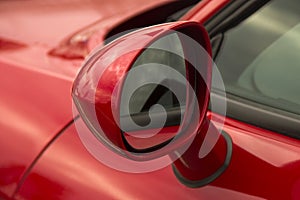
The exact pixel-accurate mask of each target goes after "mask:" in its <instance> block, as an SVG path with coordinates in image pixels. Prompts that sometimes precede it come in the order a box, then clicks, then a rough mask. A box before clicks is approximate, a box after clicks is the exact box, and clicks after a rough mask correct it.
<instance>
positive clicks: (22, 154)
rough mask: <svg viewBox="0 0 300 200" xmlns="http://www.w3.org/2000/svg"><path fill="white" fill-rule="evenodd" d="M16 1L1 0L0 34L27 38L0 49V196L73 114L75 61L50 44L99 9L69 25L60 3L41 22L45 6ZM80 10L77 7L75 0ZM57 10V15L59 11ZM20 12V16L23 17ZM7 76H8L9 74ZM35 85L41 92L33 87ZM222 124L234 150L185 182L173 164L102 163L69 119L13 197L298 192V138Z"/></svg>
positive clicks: (218, 3)
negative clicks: (206, 178) (216, 169)
mask: <svg viewBox="0 0 300 200" xmlns="http://www.w3.org/2000/svg"><path fill="white" fill-rule="evenodd" d="M11 2H13V3H11ZM16 2H18V3H20V1H15V2H14V1H1V2H0V4H1V6H0V10H1V11H0V16H1V17H0V21H1V22H0V23H1V32H0V37H1V38H2V37H3V38H6V37H8V36H9V37H10V38H8V39H10V40H17V41H20V42H21V43H25V44H26V45H28V47H26V48H21V49H18V51H5V52H3V51H0V69H1V75H0V77H1V78H0V83H1V84H0V88H1V90H0V91H1V100H0V102H1V117H0V128H1V134H0V150H1V152H2V153H1V159H0V171H1V172H0V193H1V197H3V198H5V197H8V198H9V197H11V195H12V194H13V193H14V190H15V188H16V186H17V184H18V183H19V180H20V177H22V175H23V174H24V172H25V170H26V169H28V166H29V164H30V163H31V162H32V160H33V159H34V158H36V156H37V155H38V154H39V153H40V152H41V151H42V149H43V148H44V147H45V145H46V144H48V143H49V141H51V140H52V139H53V138H54V137H55V135H56V134H57V132H59V130H60V129H61V128H62V127H63V126H64V125H65V124H66V123H67V122H68V120H70V119H71V118H70V117H71V116H70V114H71V98H70V97H68V95H69V94H70V90H71V83H72V80H73V78H74V77H75V74H76V71H77V70H78V68H79V67H80V63H81V60H78V61H77V60H75V61H65V60H63V59H58V58H53V57H48V56H47V53H48V51H49V50H50V49H51V48H52V47H54V46H55V45H56V44H57V43H58V41H60V40H61V37H64V36H65V35H67V34H69V33H73V32H74V30H75V29H77V27H78V28H79V27H82V26H83V25H86V24H88V23H91V21H93V20H94V18H95V17H97V16H100V15H101V13H100V12H97V13H98V14H97V16H93V15H92V13H94V12H90V11H92V10H93V6H91V7H89V8H88V9H86V12H84V13H85V14H84V16H88V18H89V19H84V20H83V19H82V18H81V16H82V15H77V14H76V15H77V16H80V19H78V20H74V21H73V22H72V23H71V24H72V25H70V23H67V22H66V21H65V20H63V19H68V20H70V19H72V18H73V15H64V14H62V13H64V11H65V9H61V12H58V10H59V9H58V8H56V9H57V10H56V11H55V12H54V13H55V14H54V16H55V17H53V15H51V16H50V17H47V19H45V20H46V21H43V20H41V17H42V16H43V14H41V13H45V12H39V10H40V9H39V8H36V9H34V10H35V12H31V11H32V10H31V7H30V6H29V7H27V8H28V9H21V8H22V6H20V5H17V4H16ZM22 2H25V3H28V1H22ZM131 2H132V3H131V4H130V5H132V6H133V7H135V8H136V7H137V6H140V5H142V4H144V2H143V1H131ZM138 2H141V3H138ZM226 2H228V1H223V0H211V1H207V2H206V4H205V5H206V6H204V4H202V6H203V7H202V6H200V8H199V9H198V12H199V14H196V13H194V14H191V15H190V16H186V17H185V19H186V20H187V19H193V20H196V21H200V22H203V21H205V20H206V19H207V18H208V16H211V15H213V13H215V12H216V11H217V10H218V9H220V8H221V7H222V6H223V5H224V4H225V3H226ZM106 3H107V2H105V4H106ZM109 3H111V4H109V5H111V7H109V8H108V9H103V10H102V9H101V6H102V5H101V6H100V7H99V10H102V11H103V12H106V11H107V12H109V13H110V14H111V15H112V14H114V13H115V10H116V9H122V8H124V7H126V8H127V10H130V9H133V8H132V7H129V6H128V7H127V5H129V3H128V1H118V2H117V3H116V1H109ZM41 4H42V3H41ZM41 4H39V5H41ZM68 5H70V4H68ZM89 5H90V4H89ZM103 5H104V3H103ZM208 5H210V6H208ZM12 7H13V9H12ZM24 10H25V12H26V15H28V18H24V19H26V20H24V21H23V22H24V23H21V24H19V26H21V27H19V29H16V27H17V25H15V26H10V25H9V23H7V22H8V21H9V20H7V19H8V18H12V17H13V15H15V16H17V15H16V13H22V12H24ZM70 10H71V9H68V11H70ZM78 10H80V12H81V11H82V9H79V6H78ZM83 10H85V9H83ZM12 11H14V12H12ZM27 12H28V13H27ZM57 12H58V13H60V14H61V15H57V14H58V13H57ZM29 13H32V14H29ZM68 13H71V12H68ZM200 13H201V14H200ZM106 14H107V13H106ZM59 16H60V17H59ZM66 16H67V18H66ZM103 16H105V14H103ZM192 16H194V17H192ZM196 16H197V17H196ZM19 17H20V18H19V20H20V19H21V18H22V17H23V16H22V15H20V16H19ZM74 17H76V16H74ZM122 17H123V16H122V15H120V18H119V17H117V18H118V19H121V18H122ZM36 19H40V20H41V21H40V23H39V25H42V27H41V28H40V30H39V32H37V31H36V26H37V25H35V26H34V23H32V22H33V21H35V20H36ZM76 19H77V18H76ZM102 19H103V20H105V19H106V18H105V17H103V18H102ZM47 20H49V21H47ZM52 20H53V21H52ZM68 20H67V21H68ZM17 21H18V20H17ZM21 21H22V19H21ZM79 21H80V23H79ZM110 23H111V24H110ZM107 24H110V25H113V24H114V21H109V19H108V18H107ZM50 25H58V26H50ZM66 25H68V26H66ZM69 25H70V26H69ZM33 26H34V27H33ZM10 27H11V28H10ZM54 27H56V29H55V31H53V30H54ZM99 27H100V26H99ZM105 27H106V25H105V26H104V28H103V30H104V32H105V31H106V30H107V29H106V28H105ZM99 29H101V28H99ZM16 30H18V31H16ZM24 30H26V31H24ZM20 38H21V39H20ZM18 39H20V40H18ZM11 77H14V78H13V80H12V79H11ZM7 88H9V89H7ZM21 88H22V89H21ZM37 91H40V92H41V93H36V92H37ZM54 101H55V102H54ZM2 104H3V105H2ZM33 105H35V106H34V107H33ZM3 113H5V114H3ZM79 120H80V119H79ZM223 129H224V130H225V131H226V132H227V133H228V134H229V135H230V136H231V138H232V140H233V155H232V160H231V163H230V165H229V168H228V169H227V170H226V171H225V173H224V174H222V176H220V177H219V178H218V179H217V180H216V181H214V182H213V183H212V184H211V185H208V186H206V187H203V188H197V189H191V188H187V187H185V186H183V185H182V184H180V183H179V182H178V181H177V179H176V178H175V176H174V174H173V172H172V169H171V167H167V168H165V169H162V170H159V171H156V172H152V173H147V174H127V173H122V172H119V171H115V170H113V169H111V168H108V167H106V166H104V165H102V164H101V163H99V162H98V161H96V160H95V159H94V158H93V157H92V156H91V155H90V154H89V153H88V152H87V150H86V149H85V148H84V147H83V145H82V143H81V141H80V140H79V138H78V135H77V134H76V130H75V127H74V125H71V126H70V127H69V128H68V129H67V130H66V131H65V132H64V133H63V134H62V135H61V136H60V137H59V138H57V140H55V142H54V143H53V144H52V145H50V146H49V148H47V150H46V151H45V152H44V153H43V155H42V156H41V157H40V159H39V160H38V161H37V162H36V163H35V165H34V167H33V168H32V170H31V171H30V172H28V174H27V175H28V177H27V178H26V180H25V182H24V183H23V184H22V185H21V187H20V190H18V191H17V192H16V194H15V198H16V199H26V198H27V199H74V198H78V199H134V198H135V199H159V198H162V197H164V198H167V199H201V198H202V199H245V200H247V199H249V200H250V199H251V200H252V199H279V200H281V199H299V196H300V193H299V191H300V162H299V161H300V153H299V149H300V142H299V141H298V140H294V139H291V138H288V137H285V136H282V135H280V134H277V133H273V132H270V131H266V130H263V129H260V128H257V127H253V126H251V125H248V124H244V123H242V122H238V121H235V120H232V119H230V118H227V119H226V123H225V126H224V127H223ZM1 197H0V198H1Z"/></svg>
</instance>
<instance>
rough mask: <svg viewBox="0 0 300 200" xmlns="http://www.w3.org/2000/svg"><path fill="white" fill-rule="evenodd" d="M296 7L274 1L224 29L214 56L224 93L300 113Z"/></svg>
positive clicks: (291, 1) (299, 16) (299, 10)
mask: <svg viewBox="0 0 300 200" xmlns="http://www.w3.org/2000/svg"><path fill="white" fill-rule="evenodd" d="M299 52H300V7H299V1H298V0H288V1H286V0H274V1H271V2H270V3H269V4H267V5H266V6H265V7H263V8H262V9H261V10H260V11H258V12H256V13H255V14H253V15H252V16H250V17H249V18H248V19H246V20H245V21H244V22H243V23H241V24H240V25H238V26H236V27H235V28H233V29H231V30H229V31H227V32H226V33H224V42H223V44H222V48H221V50H220V52H219V54H218V56H217V59H216V64H217V66H218V69H219V70H220V72H221V74H222V77H223V80H224V84H225V87H226V92H227V93H228V94H233V95H236V96H238V97H241V98H245V99H248V100H251V101H254V102H257V103H260V104H263V105H267V106H271V107H274V108H277V109H281V110H284V111H288V112H291V113H295V114H298V115H300V54H299Z"/></svg>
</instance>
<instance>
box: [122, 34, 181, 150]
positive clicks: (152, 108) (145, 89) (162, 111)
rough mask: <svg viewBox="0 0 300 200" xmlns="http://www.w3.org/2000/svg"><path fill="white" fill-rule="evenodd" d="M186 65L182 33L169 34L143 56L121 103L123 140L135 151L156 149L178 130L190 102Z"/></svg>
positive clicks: (129, 75)
mask: <svg viewBox="0 0 300 200" xmlns="http://www.w3.org/2000/svg"><path fill="white" fill-rule="evenodd" d="M185 77H186V64H185V60H184V52H183V48H182V45H181V41H180V38H179V36H178V35H177V34H176V33H171V34H168V35H166V36H164V37H161V38H159V39H158V40H156V41H155V42H153V43H152V44H151V45H150V46H148V48H145V50H144V51H143V52H142V53H141V54H140V55H139V57H138V58H137V59H136V61H135V62H134V63H133V65H132V68H131V70H130V71H129V72H128V73H127V76H126V79H125V81H124V84H123V88H122V94H121V102H120V125H121V129H122V132H123V139H124V141H125V144H127V145H128V148H129V150H132V151H137V152H139V151H153V150H155V148H157V147H161V146H162V145H164V144H167V143H168V142H169V141H170V140H171V139H172V138H173V137H174V136H175V135H176V133H177V131H178V127H179V125H180V123H181V121H182V119H183V113H184V110H185V104H186V78H185Z"/></svg>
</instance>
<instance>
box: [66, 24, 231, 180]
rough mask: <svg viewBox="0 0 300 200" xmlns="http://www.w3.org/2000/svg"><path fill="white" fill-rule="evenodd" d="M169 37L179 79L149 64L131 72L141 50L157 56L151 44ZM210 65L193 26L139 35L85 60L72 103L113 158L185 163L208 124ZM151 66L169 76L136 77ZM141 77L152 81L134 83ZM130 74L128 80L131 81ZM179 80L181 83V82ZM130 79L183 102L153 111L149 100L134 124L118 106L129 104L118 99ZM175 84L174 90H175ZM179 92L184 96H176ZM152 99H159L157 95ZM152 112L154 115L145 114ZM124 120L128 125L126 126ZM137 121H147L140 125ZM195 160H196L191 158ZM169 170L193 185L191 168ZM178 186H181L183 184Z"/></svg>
mask: <svg viewBox="0 0 300 200" xmlns="http://www.w3.org/2000/svg"><path fill="white" fill-rule="evenodd" d="M171 34H176V37H178V38H179V40H178V41H177V42H176V43H180V45H179V46H180V48H181V49H182V52H183V55H178V56H179V57H182V60H183V62H184V66H185V72H184V76H182V75H178V78H177V79H176V80H175V78H174V77H175V76H177V75H176V74H180V73H178V72H176V70H174V69H172V67H170V66H169V67H166V66H165V65H162V64H161V63H159V64H158V65H157V63H153V60H147V62H146V65H143V64H145V63H142V65H140V66H138V67H133V66H134V65H135V63H136V62H137V60H138V59H139V58H141V57H142V55H143V53H144V52H145V51H146V50H147V49H151V48H153V49H159V50H162V49H161V47H157V46H156V45H155V43H156V42H158V41H160V40H162V39H163V38H165V37H167V36H169V35H171ZM172 47H174V46H172ZM172 51H173V50H172V49H170V48H169V49H163V52H171V53H172V54H173V53H174V52H172ZM212 64H213V62H212V59H211V45H210V39H209V36H208V33H207V32H206V30H205V28H204V27H203V26H202V25H200V24H199V23H196V22H186V21H180V22H172V23H167V24H161V25H156V26H152V27H148V28H144V29H140V30H137V31H134V32H131V33H129V34H127V35H124V36H122V37H120V38H118V39H116V40H114V41H112V42H111V43H109V44H107V45H106V46H104V47H102V48H100V49H97V50H95V51H94V52H93V53H92V54H91V56H90V57H89V58H88V59H87V60H86V61H85V63H84V65H83V67H82V69H81V71H80V72H79V74H78V76H77V78H76V80H75V81H74V84H73V89H72V97H73V101H74V103H75V105H76V108H77V110H78V112H79V114H80V116H81V117H82V119H83V121H84V122H85V124H86V125H87V127H88V128H89V130H90V131H91V132H92V133H93V135H94V136H95V137H96V138H97V139H98V141H99V142H101V143H102V144H104V145H105V146H106V147H107V148H109V149H110V150H111V151H113V152H115V153H116V154H118V155H119V156H122V157H124V158H126V159H130V160H132V161H138V162H142V161H151V160H154V159H159V158H160V157H163V156H166V155H168V156H169V157H170V158H171V159H172V160H173V161H174V160H176V159H178V158H180V157H182V156H185V157H184V158H185V159H186V158H188V157H190V154H193V153H195V152H194V150H199V148H198V147H197V146H201V143H202V142H203V140H204V137H205V134H206V132H207V131H208V128H207V124H208V121H209V120H208V119H207V117H206V114H207V109H208V104H209V100H210V86H211V78H212ZM153 66H155V67H156V68H157V69H160V70H162V71H161V72H160V73H161V74H164V73H165V74H169V73H170V74H173V75H174V74H175V75H174V76H170V77H169V78H163V79H160V78H158V77H163V76H160V75H159V73H157V75H155V74H151V71H153V70H150V72H148V73H149V74H147V73H146V71H147V70H146V71H142V72H139V73H137V71H139V70H141V69H146V68H147V69H150V68H151V67H152V68H151V69H154V68H155V67H153ZM170 68H171V69H170ZM174 71H175V72H174ZM144 72H145V73H146V74H147V75H148V79H149V80H150V79H151V78H154V80H152V81H149V80H146V81H144V82H143V81H140V79H139V77H141V76H139V75H141V74H144ZM134 73H137V74H138V75H136V74H134ZM132 74H134V75H133V76H132ZM129 77H130V78H129ZM132 77H133V78H132ZM145 77H147V76H145ZM172 77H173V78H172ZM180 77H181V78H180ZM182 77H183V78H184V81H182ZM133 79H136V80H137V82H139V84H149V83H151V84H157V85H160V89H159V91H164V89H161V88H163V87H162V86H161V85H163V86H164V87H165V88H168V87H170V90H171V91H172V92H173V94H175V96H176V97H178V99H179V100H180V99H183V101H181V103H182V102H184V103H182V104H181V103H180V101H179V100H178V101H179V103H180V105H179V106H177V110H176V109H175V110H174V109H173V110H172V109H171V110H162V109H160V107H157V106H156V107H155V106H154V105H156V103H157V101H156V100H155V101H153V102H152V103H150V104H149V105H150V106H146V107H147V110H146V111H147V112H148V113H147V114H146V115H145V116H146V117H144V118H143V116H144V115H140V116H142V117H140V118H139V117H137V118H139V119H135V117H136V116H135V115H134V114H132V113H130V111H128V109H127V106H128V103H125V104H124V101H126V102H127V101H128V102H129V100H130V99H129V100H128V99H127V100H126V98H125V97H124V94H125V96H126V93H127V90H126V82H127V81H128V80H133ZM146 79H147V78H146ZM165 82H166V83H165ZM179 82H180V84H178V83H179ZM164 84H165V85H164ZM182 85H184V86H185V90H182V89H180V88H182ZM138 86H140V85H138ZM129 88H130V86H129ZM137 89H138V87H134V88H133V89H132V90H133V92H135V91H136V90H137ZM124 91H125V92H124ZM180 91H184V92H181V93H180ZM130 94H131V93H130ZM132 94H133V93H132ZM155 94H159V92H158V93H155ZM154 97H157V95H154ZM124 99H125V100H124ZM154 99H155V98H154ZM174 104H176V103H174ZM152 106H154V108H158V109H152V110H151V107H152ZM124 107H125V110H126V117H125V118H123V116H125V115H123V114H122V112H123V111H122V110H123V109H124ZM144 107H145V106H144ZM160 113H164V114H165V118H166V121H165V123H163V124H162V125H161V124H160V122H161V121H162V120H161V118H160ZM172 113H173V114H172ZM174 113H175V114H174ZM173 118H174V119H176V120H175V121H176V123H175V124H174V123H173V124H172V123H170V124H171V125H166V124H168V122H169V121H172V120H173V121H174V119H173ZM124 119H125V120H124ZM149 119H150V120H149ZM178 119H179V120H178ZM126 120H127V121H128V120H129V122H128V123H127V121H126ZM139 120H141V122H139ZM143 120H144V121H145V120H146V121H147V120H148V121H147V122H146V123H143ZM168 120H169V121H168ZM132 122H134V123H135V125H134V123H132ZM177 122H179V123H177ZM155 123H157V124H160V125H157V124H155ZM124 124H125V125H124ZM128 124H129V126H128ZM132 124H133V125H132ZM136 124H137V125H136ZM149 124H150V125H149ZM153 124H154V125H153ZM148 125H149V126H148ZM152 125H153V126H152ZM124 127H125V128H124ZM217 132H218V131H217ZM223 140H224V139H220V140H218V141H221V142H218V143H217V144H219V146H218V147H217V148H216V149H221V152H219V157H222V159H223V160H222V159H221V161H222V162H216V164H215V165H216V167H215V168H216V169H218V168H219V167H220V163H221V166H222V163H224V162H223V161H224V159H225V160H226V159H227V157H226V155H227V154H226V152H228V145H227V146H226V142H225V143H224V142H222V141H223ZM226 141H227V140H226ZM191 145H192V146H191ZM195 147H196V148H195ZM226 149H227V151H226ZM196 155H198V153H197V152H196ZM213 155H214V154H213ZM196 157H197V156H196ZM225 157H226V158H225ZM195 159H196V158H195ZM198 160H199V159H198ZM200 160H201V162H195V161H194V160H193V161H192V160H191V162H188V163H190V164H192V163H196V164H197V163H198V164H201V165H202V164H203V160H202V159H200ZM212 160H213V159H212ZM213 163H214V162H212V163H210V164H213ZM204 164H205V163H204ZM174 166H175V167H174V169H176V170H175V172H176V173H175V174H176V175H178V174H181V175H182V176H183V177H184V178H183V179H179V180H185V179H186V180H190V179H193V177H192V175H191V173H189V170H190V169H191V168H190V167H183V166H182V162H181V161H180V159H178V160H177V161H175V162H174ZM176 166H178V167H176ZM194 167H195V166H194ZM194 167H193V169H194ZM196 168H197V166H196ZM190 176H191V177H190ZM205 176H207V175H205V174H204V175H201V176H200V177H201V178H202V177H205ZM181 182H183V183H185V182H186V181H181ZM186 185H188V184H186Z"/></svg>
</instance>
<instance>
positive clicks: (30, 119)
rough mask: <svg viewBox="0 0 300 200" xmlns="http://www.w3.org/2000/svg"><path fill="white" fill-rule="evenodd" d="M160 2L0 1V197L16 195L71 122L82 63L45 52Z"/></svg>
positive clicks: (80, 60) (115, 0)
mask: <svg viewBox="0 0 300 200" xmlns="http://www.w3.org/2000/svg"><path fill="white" fill-rule="evenodd" d="M161 2H162V1H157V2H151V1H126V2H124V1H118V0H114V1H109V2H105V3H103V2H102V3H100V2H99V1H85V2H83V1H61V4H60V5H57V3H53V2H52V1H42V2H39V1H22V2H20V1H1V2H0V26H1V30H0V71H1V73H0V91H1V99H0V112H1V115H0V132H1V134H0V152H1V159H0V198H1V197H3V198H8V197H11V196H12V195H13V194H14V192H15V190H16V189H17V188H18V187H19V186H20V184H21V182H22V181H23V178H25V177H26V174H27V173H28V170H30V167H31V165H32V164H33V163H34V162H35V161H36V160H37V159H38V158H39V155H40V153H41V152H42V151H43V150H44V149H45V148H46V147H47V146H48V145H49V144H50V143H51V142H52V140H53V139H54V138H55V137H56V135H57V134H58V133H59V132H60V131H61V130H63V128H64V127H65V126H66V125H67V124H68V123H69V122H70V121H72V120H73V115H72V100H71V95H70V94H71V87H72V81H73V79H74V78H75V76H76V73H77V71H78V69H79V68H80V66H81V63H82V61H83V60H82V59H75V60H66V59H62V58H57V57H53V56H50V55H49V54H48V52H49V51H50V50H51V49H52V48H53V47H55V46H57V45H58V44H59V42H60V41H61V40H62V39H63V38H64V37H66V36H67V35H69V34H73V33H74V32H76V31H78V29H80V28H82V27H85V26H88V25H89V24H91V23H93V22H95V21H98V22H99V23H100V21H101V20H103V21H104V20H106V22H105V24H106V26H105V27H106V29H104V30H106V31H107V29H108V27H109V26H107V24H110V26H113V25H114V24H116V23H117V22H119V21H121V20H124V18H125V17H124V16H129V15H130V14H129V13H131V15H132V14H134V12H133V10H134V11H135V12H141V11H142V10H144V9H146V8H149V7H153V6H155V5H158V4H159V3H161ZM102 4H103V5H102ZM115 10H118V11H119V12H120V14H119V15H115ZM79 13H80V15H79ZM113 15H115V16H117V17H114V18H113V20H111V21H109V19H110V17H112V16H113ZM8 19H9V20H8ZM108 21H109V23H108ZM101 27H102V26H100V25H99V27H98V28H101ZM103 27H104V25H103Z"/></svg>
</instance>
